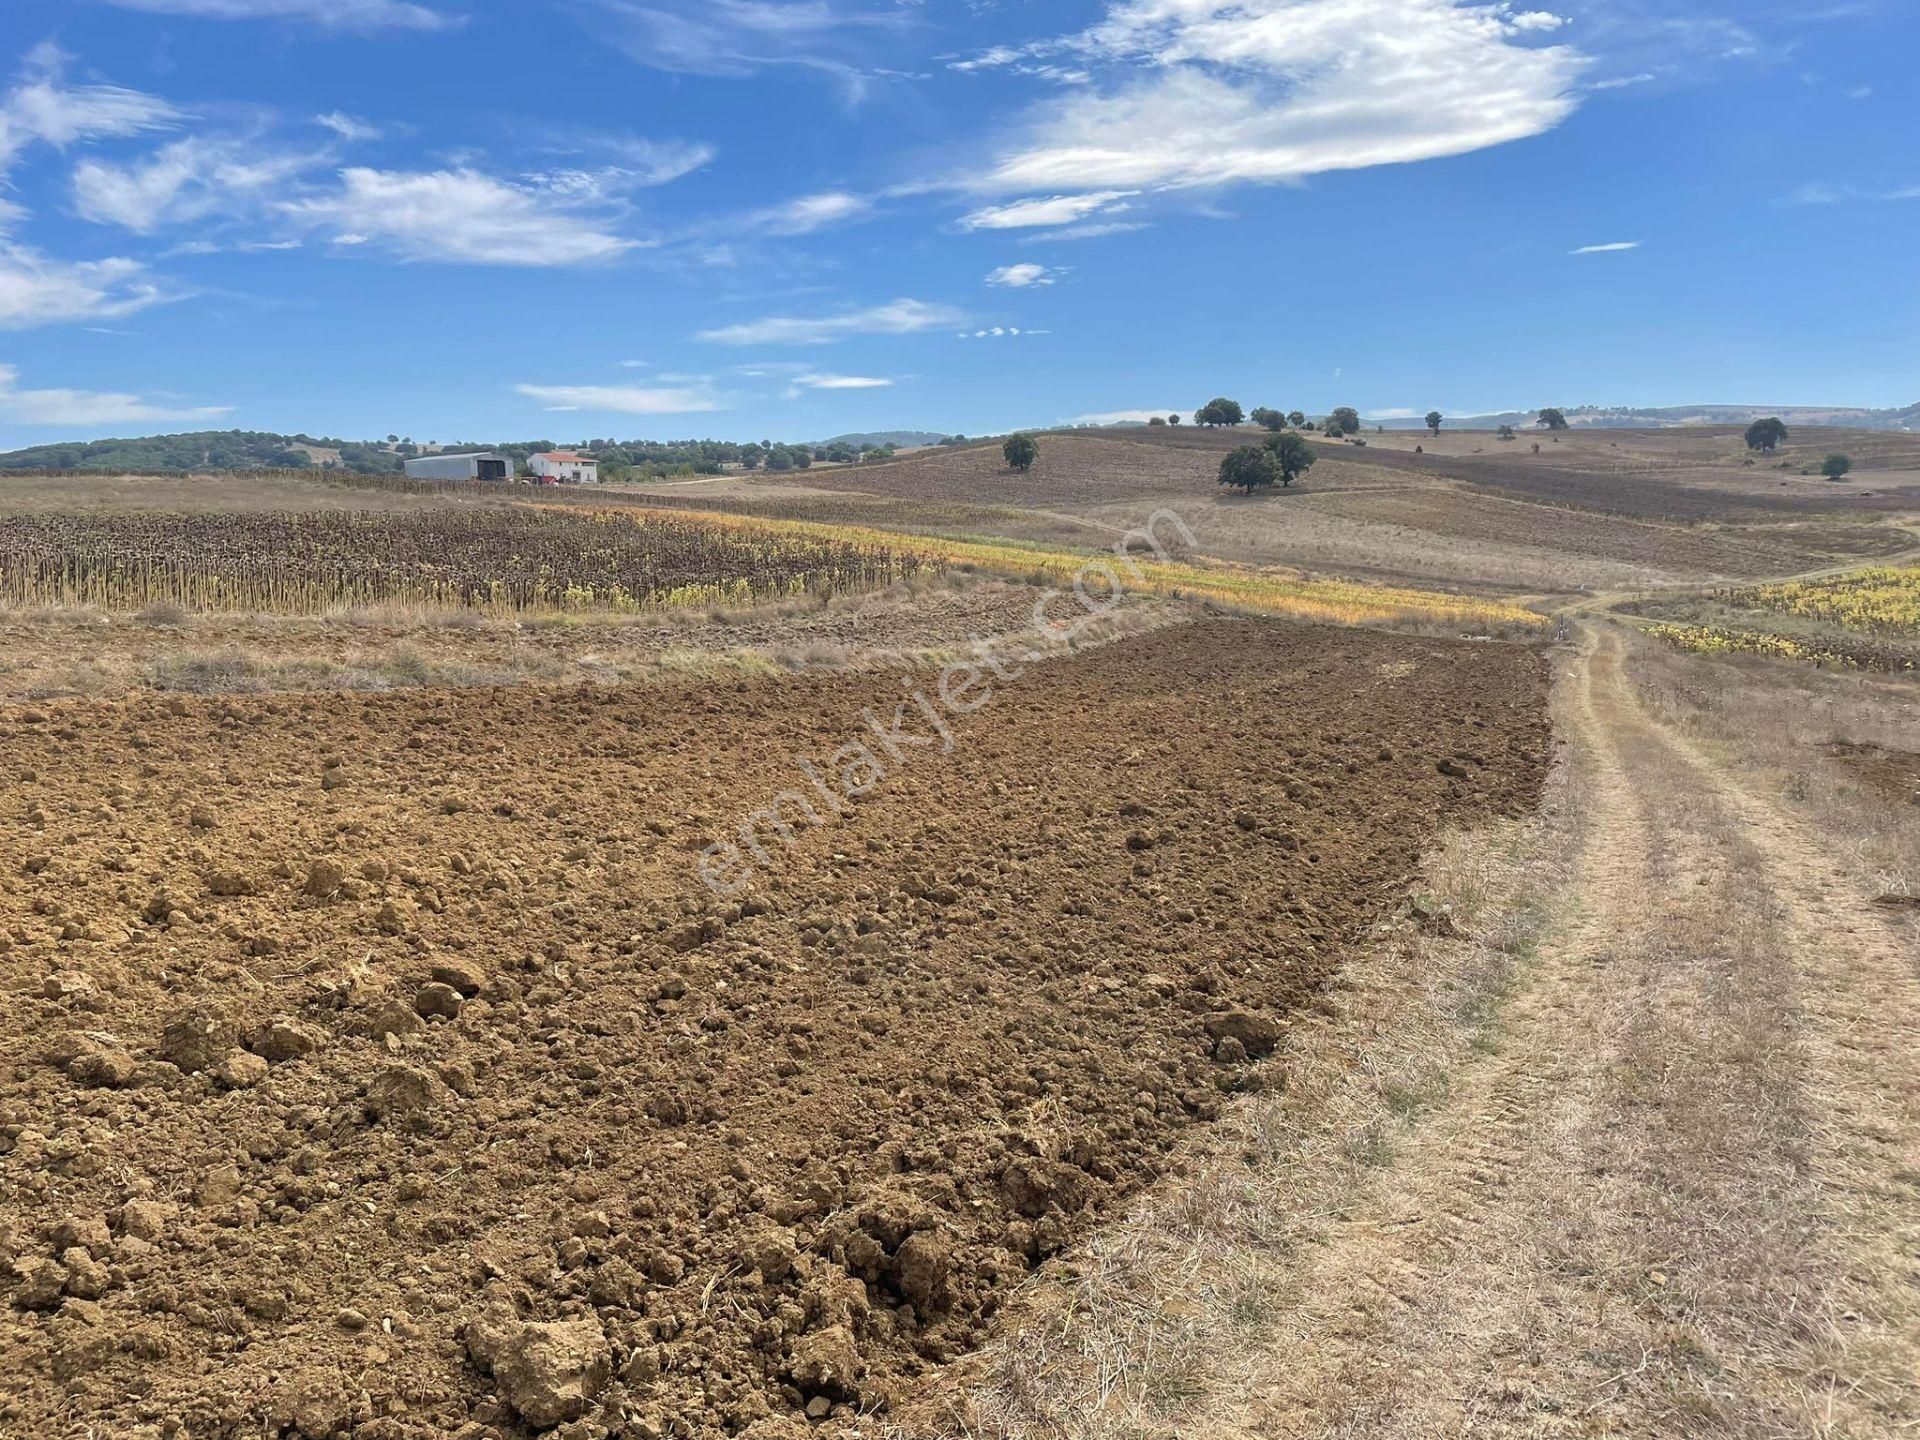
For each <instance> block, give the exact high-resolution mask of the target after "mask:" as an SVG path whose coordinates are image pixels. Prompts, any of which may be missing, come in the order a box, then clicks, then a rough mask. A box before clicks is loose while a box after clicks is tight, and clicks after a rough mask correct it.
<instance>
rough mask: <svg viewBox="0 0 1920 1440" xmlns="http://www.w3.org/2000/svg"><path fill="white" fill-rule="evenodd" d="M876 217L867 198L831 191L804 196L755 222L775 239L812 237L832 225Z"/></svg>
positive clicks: (757, 215) (768, 211) (761, 216)
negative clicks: (794, 236) (775, 237)
mask: <svg viewBox="0 0 1920 1440" xmlns="http://www.w3.org/2000/svg"><path fill="white" fill-rule="evenodd" d="M872 214H873V202H872V201H871V200H869V199H867V198H866V197H865V196H864V195H849V194H847V193H846V192H845V191H841V190H828V191H825V192H823V193H821V194H818V195H802V196H800V197H799V198H798V199H797V200H789V201H787V202H786V203H785V204H784V205H775V206H773V207H771V208H770V209H766V210H762V211H760V212H759V213H758V214H756V215H755V216H754V217H753V219H752V222H751V223H753V224H754V225H757V226H758V227H759V228H761V229H763V230H767V231H770V232H772V233H773V234H775V235H811V234H812V233H813V232H814V231H816V230H824V229H826V228H827V227H828V226H829V225H846V224H850V223H851V222H853V221H856V220H864V219H866V218H867V217H868V216H870V215H872Z"/></svg>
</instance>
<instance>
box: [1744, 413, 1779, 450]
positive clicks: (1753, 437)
mask: <svg viewBox="0 0 1920 1440" xmlns="http://www.w3.org/2000/svg"><path fill="white" fill-rule="evenodd" d="M1786 438H1787V427H1786V425H1785V424H1784V423H1782V421H1781V419H1780V417H1779V416H1778V415H1769V416H1767V417H1766V418H1765V419H1764V420H1756V421H1754V422H1753V423H1752V424H1751V425H1749V426H1747V448H1748V449H1749V450H1765V451H1767V452H1768V453H1772V451H1773V448H1774V447H1775V446H1776V445H1778V444H1779V443H1780V442H1781V441H1782V440H1784V439H1786Z"/></svg>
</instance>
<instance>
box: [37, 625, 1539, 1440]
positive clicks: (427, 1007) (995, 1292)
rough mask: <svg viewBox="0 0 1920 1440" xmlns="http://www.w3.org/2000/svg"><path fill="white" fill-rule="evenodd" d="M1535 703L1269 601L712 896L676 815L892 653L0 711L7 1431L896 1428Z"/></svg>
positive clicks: (1056, 688)
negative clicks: (557, 1379) (1268, 619)
mask: <svg viewBox="0 0 1920 1440" xmlns="http://www.w3.org/2000/svg"><path fill="white" fill-rule="evenodd" d="M1542 682H1543V676H1542V666H1541V661H1540V658H1539V656H1538V655H1536V654H1534V653H1532V652H1529V651H1524V650H1516V649H1509V648H1506V647H1501V646H1495V645H1468V644H1461V643H1450V642H1439V641H1430V640H1418V639H1409V638H1406V637H1398V636H1391V635H1384V634H1374V633H1367V632H1358V631H1351V630H1347V631H1339V630H1317V629H1313V628H1309V627H1285V626H1279V625H1271V624H1264V623H1260V622H1253V621H1216V622H1210V623H1207V624H1202V625H1198V626H1191V627H1178V628H1174V629H1170V630H1166V631H1162V632H1159V633H1157V634H1155V635H1150V636H1145V637H1140V638H1136V639H1133V640H1128V641H1123V642H1119V643H1116V644H1113V645H1109V646H1107V647H1104V648H1102V649H1099V650H1096V651H1093V652H1090V653H1087V654H1084V655H1081V656H1079V657H1075V658H1071V659H1061V660H1053V661H1046V662H1041V663H1037V664H1035V665H1033V666H1032V667H1030V668H1029V670H1028V672H1027V673H1025V674H1023V675H1021V676H1020V678H1019V679H1017V680H1015V681H1011V682H1008V683H1007V684H1006V685H1005V687H1004V694H1001V695H997V696H996V697H995V698H994V700H993V702H992V703H991V705H990V706H988V707H987V708H986V709H984V710H982V711H980V712H979V713H978V714H976V715H973V716H971V717H969V718H968V720H967V721H966V722H965V723H964V725H963V726H962V727H961V730H960V733H959V734H958V735H957V737H956V738H957V748H956V749H955V751H954V753H953V754H952V755H951V756H942V755H940V754H939V753H938V749H937V747H934V748H933V749H931V750H929V749H924V748H923V749H920V750H917V751H913V752H910V753H911V755H912V758H911V761H910V763H903V764H902V765H901V766H899V767H897V769H896V771H895V773H894V774H893V775H892V777H891V778H890V779H889V781H888V783H887V784H886V785H885V786H883V787H882V788H881V789H880V790H879V791H877V792H876V793H875V794H874V795H873V796H871V797H870V798H868V799H866V800H864V801H862V802H860V803H859V804H857V805H853V806H852V807H851V812H852V813H850V815H849V816H848V817H847V818H846V819H845V820H843V821H842V822H840V823H838V824H835V825H830V826H827V827H823V828H822V829H820V830H818V831H814V832H812V833H805V834H803V836H802V838H801V840H800V843H799V844H798V845H797V846H796V847H795V848H794V850H793V851H792V852H791V853H790V854H785V855H780V854H778V853H776V858H775V862H774V863H773V864H772V865H771V866H770V867H769V868H768V870H767V873H766V874H765V875H763V876H762V877H761V879H760V881H759V883H758V885H757V886H756V888H755V889H754V890H753V891H752V892H750V893H749V894H748V895H747V896H745V897H743V899H742V900H740V901H722V900H718V899H716V898H714V897H713V896H711V895H709V894H708V893H707V892H706V891H705V890H704V889H703V888H702V887H701V886H700V885H699V884H698V882H697V881H696V880H695V879H694V878H693V872H692V862H693V858H694V855H695V853H696V852H697V850H698V849H699V847H701V846H703V845H704V844H705V843H706V842H707V841H708V840H710V839H712V838H714V837H715V836H719V835H724V834H726V833H728V831H730V830H731V829H732V827H733V825H734V824H735V822H736V820H737V819H738V818H739V817H741V816H743V815H744V814H746V813H747V812H749V811H751V810H753V809H756V808H758V807H761V806H764V805H766V804H767V803H768V801H769V800H770V799H771V798H772V796H773V794H774V792H775V791H777V790H779V789H781V788H784V787H788V786H792V785H796V784H803V783H804V781H803V780H802V777H801V772H800V771H799V769H798V768H797V761H798V759H799V758H801V757H809V758H811V759H812V760H813V762H814V763H815V764H816V765H818V766H825V765H826V764H827V758H826V757H827V756H828V755H830V754H831V753H832V752H833V750H834V748H835V747H836V746H839V745H841V744H843V743H845V742H847V741H850V740H854V739H858V738H862V737H863V736H864V737H865V738H866V739H867V740H868V742H869V744H874V745H877V744H879V743H880V742H879V741H878V740H877V739H876V738H875V737H874V735H873V732H871V731H870V730H868V729H867V728H866V727H865V724H864V721H863V715H862V712H863V710H864V709H866V708H869V707H871V708H873V709H875V710H876V711H878V712H879V713H880V714H882V715H883V716H887V717H891V716H892V715H893V714H894V707H895V706H896V705H897V704H898V703H899V702H900V700H901V699H902V697H903V691H902V688H901V683H900V680H899V678H898V677H896V676H892V675H877V676H876V675H852V676H841V677H834V678H826V679H814V678H808V679H795V680H788V681H782V682H758V683H744V682H743V683H740V684H737V685H732V686H725V685H715V686H712V687H709V688H698V687H682V688H674V687H668V688H664V689H662V688H644V687H629V688H620V689H598V690H591V689H583V690H577V691H543V690H536V689H526V688H522V689H513V690H499V691H463V692H442V693H424V694H409V695H392V696H377V697H370V698H363V697H356V696H327V697H318V698H315V697H281V698H260V699H229V700H193V701H188V700H181V699H169V698H165V697H146V698H137V699H131V700H127V701H124V702H96V703H93V704H90V705H89V704H54V705H47V706H45V707H43V708H40V709H35V708H31V707H25V708H23V707H14V708H10V709H7V710H4V711H0V774H3V775H4V776H5V780H6V784H7V790H6V798H5V804H6V806H7V810H8V814H7V821H8V823H7V825H6V827H5V829H4V831H0V980H3V981H4V985H5V990H6V1006H7V1011H8V1014H9V1016H10V1017H11V1023H9V1024H8V1025H7V1026H6V1027H5V1029H4V1032H0V1254H3V1255H4V1258H5V1259H7V1260H9V1261H11V1262H12V1265H11V1268H10V1270H9V1271H8V1272H7V1273H8V1274H9V1276H10V1280H9V1282H8V1283H7V1284H6V1285H5V1287H4V1289H0V1430H3V1431H5V1432H6V1433H8V1434H16V1433H18V1434H29V1433H32V1434H52V1433H61V1432H65V1431H67V1430H73V1431H76V1432H78V1431H81V1430H84V1429H91V1430H93V1431H94V1432H95V1433H111V1434H116V1435H146V1434H152V1435H162V1434H165V1435H174V1434H178V1433H180V1429H179V1427H180V1426H182V1425H184V1426H185V1431H186V1433H189V1434H191V1435H192V1436H194V1437H196V1440H198V1437H210V1436H239V1435H259V1434H261V1433H262V1432H263V1430H264V1431H268V1432H274V1431H275V1427H286V1428H290V1429H291V1430H293V1431H295V1432H297V1433H298V1434H301V1435H304V1436H306V1437H308V1440H322V1437H329V1436H331V1435H333V1434H334V1433H336V1432H338V1431H341V1430H345V1429H352V1431H353V1433H354V1434H355V1435H356V1436H357V1437H367V1440H379V1437H389V1440H392V1437H400V1436H409V1435H419V1436H428V1435H432V1436H444V1435H448V1434H452V1433H455V1432H458V1431H460V1429H461V1427H462V1426H463V1425H467V1424H469V1423H470V1422H471V1423H478V1424H480V1425H485V1426H492V1427H495V1429H496V1430H497V1431H499V1432H503V1433H507V1434H520V1433H525V1432H526V1431H528V1430H531V1429H534V1428H539V1427H542V1426H545V1425H548V1424H551V1423H553V1421H554V1420H555V1419H556V1418H560V1419H565V1418H569V1417H572V1416H575V1415H579V1414H583V1413H590V1415H591V1416H592V1417H596V1418H597V1420H598V1421H599V1422H601V1423H603V1424H606V1425H614V1424H630V1425H631V1426H632V1427H633V1428H632V1429H631V1430H629V1432H628V1433H634V1434H642V1435H657V1434H659V1433H660V1432H661V1429H662V1428H663V1427H665V1426H666V1425H667V1424H668V1423H669V1422H671V1423H672V1424H673V1426H674V1431H673V1433H675V1434H676V1435H696V1436H704V1435H717V1434H721V1433H726V1432H728V1431H731V1430H736V1429H738V1428H740V1427H742V1426H745V1425H747V1424H749V1423H751V1422H754V1421H756V1420H758V1419H761V1418H763V1417H781V1416H786V1417H793V1418H797V1417H798V1416H799V1414H800V1410H801V1407H803V1406H806V1405H812V1406H814V1407H815V1411H816V1413H831V1414H834V1415H838V1416H843V1417H844V1416H850V1415H851V1414H853V1413H854V1412H855V1411H857V1410H866V1409H871V1408H874V1407H880V1406H885V1405H886V1404H887V1403H888V1402H889V1400H890V1399H891V1398H892V1397H893V1396H894V1395H895V1394H896V1393H898V1390H899V1387H900V1386H901V1385H902V1384H903V1383H904V1382H905V1381H907V1380H909V1379H910V1378H912V1377H913V1376H915V1375H917V1374H919V1373H921V1372H922V1371H924V1370H925V1369H927V1368H928V1367H929V1366H930V1365H931V1364H932V1363H934V1362H937V1361H941V1360H943V1359H946V1358H948V1357H950V1356H951V1355H952V1354H954V1353H955V1352H956V1351H957V1350H958V1349H960V1348H962V1347H965V1346H968V1345H971V1344H972V1343H973V1342H974V1341H975V1340H976V1339H977V1338H978V1337H979V1336H980V1335H981V1334H982V1333H983V1329H984V1327H985V1325H986V1324H987V1322H988V1321H989V1320H990V1319H991V1318H992V1316H993V1315H994V1314H995V1312H996V1310H997V1308H998V1306H999V1304H1000V1302H1001V1299H1002V1297H1003V1296H1004V1295H1005V1294H1006V1293H1007V1291H1008V1290H1009V1289H1010V1287H1011V1286H1012V1285H1013V1284H1014V1283H1015V1282H1016V1281H1017V1280H1018V1279H1020V1278H1021V1276H1022V1275H1024V1274H1025V1273H1026V1271H1027V1269H1028V1268H1029V1267H1030V1266H1031V1265H1032V1264H1033V1263H1034V1262H1035V1261H1037V1260H1039V1259H1041V1258H1044V1257H1046V1256H1048V1255H1050V1254H1053V1253H1054V1252H1056V1251H1058V1250H1059V1249H1060V1248H1062V1247H1063V1246H1065V1245H1066V1244H1068V1243H1069V1242H1070V1241H1071V1240H1073V1239H1074V1238H1075V1237H1076V1236H1077V1235H1079V1234H1081V1233H1083V1232H1084V1231H1085V1230H1086V1229H1087V1228H1089V1226H1090V1225H1091V1224H1092V1222H1093V1221H1094V1220H1095V1219H1096V1218H1097V1217H1098V1216H1100V1215H1102V1214H1104V1213H1107V1212H1108V1211H1110V1210H1111V1208H1112V1207H1113V1206H1114V1204H1115V1203H1116V1202H1117V1201H1118V1200H1120V1199H1121V1198H1123V1197H1124V1196H1126V1195H1127V1194H1129V1193H1130V1192H1131V1191H1133V1190H1134V1189H1136V1188H1137V1187H1138V1186H1139V1185H1140V1184H1141V1183H1142V1182H1143V1181H1144V1180H1146V1179H1147V1178H1148V1177H1150V1176H1152V1175H1153V1174H1155V1173H1156V1172H1157V1170H1158V1169H1159V1167H1160V1164H1161V1157H1162V1156H1163V1155H1164V1154H1165V1153H1166V1152H1167V1151H1168V1150H1169V1149H1170V1148H1171V1147H1172V1145H1173V1144H1174V1142H1175V1141H1176V1140H1177V1139H1178V1138H1179V1137H1180V1135H1181V1134H1182V1133H1183V1132H1184V1131H1185V1130H1187V1129H1188V1128H1189V1127H1191V1126H1192V1125H1193V1124H1194V1123H1195V1122H1196V1121H1200V1120H1204V1119H1207V1118H1208V1117H1210V1116H1212V1115H1213V1114H1215V1113H1216V1112H1217V1110H1218V1108H1219V1107H1220V1105H1221V1104H1222V1102H1223V1100H1224V1098H1225V1096H1226V1095H1227V1094H1229V1093H1231V1092H1232V1091H1234V1090H1236V1089H1237V1088H1239V1087H1241V1086H1243V1085H1245V1084H1247V1083H1250V1082H1251V1079H1252V1077H1253V1075H1254V1071H1253V1070H1252V1068H1251V1067H1250V1066H1249V1065H1248V1064H1247V1063H1246V1056H1247V1054H1248V1053H1249V1049H1251V1051H1252V1052H1253V1053H1258V1052H1259V1050H1260V1049H1261V1048H1262V1046H1263V1044H1264V1045H1270V1044H1271V1043H1272V1040H1271V1033H1272V1032H1270V1030H1269V1028H1268V1027H1272V1026H1279V1027H1284V1026H1285V1024H1286V1023H1287V1022H1288V1017H1289V1016H1290V1015H1292V1014H1293V1013H1295V1012H1296V1011H1297V1010H1298V1009H1299V1007H1302V1006H1305V1005H1310V1004H1312V1003H1313V1001H1314V997H1315V996H1316V994H1317V993H1318V992H1319V991H1320V989H1321V987H1322V986H1323V985H1324V984H1325V983H1326V981H1327V979H1328V977H1329V976H1330V975H1331V974H1332V973H1333V972H1334V970H1335V969H1336V968H1337V966H1338V963H1339V959H1340V956H1341V954H1342V946H1343V943H1344V942H1345V941H1346V940H1347V939H1348V938H1349V937H1351V936H1353V935H1354V934H1356V933H1357V932H1358V931H1359V930H1361V929H1362V928H1364V927H1365V926H1366V925H1367V924H1368V923H1369V922H1370V920H1371V918H1372V917H1373V916H1374V914H1375V913H1376V912H1377V911H1378V909H1379V908H1380V907H1381V906H1382V905H1384V904H1385V903H1386V902H1387V901H1388V899H1389V898H1390V897H1391V896H1392V895H1393V894H1394V893H1395V890H1396V887H1398V886H1399V885H1401V884H1403V883H1404V881H1405V878H1406V876H1407V875H1408V874H1409V873H1410V871H1411V868H1412V867H1413V865H1414V864H1415V862H1416V859H1417V856H1418V855H1419V853H1420V852H1421V850H1422V849H1423V848H1424V847H1425V846H1426V845H1427V844H1429V843H1430V842H1431V840H1432V838H1433V836H1434V834H1435V833H1436V830H1437V829H1438V827H1440V826H1442V825H1449V824H1458V823H1469V822H1472V821H1474V820H1476V819H1478V818H1482V817H1486V816H1488V815H1491V814H1495V813H1514V812H1517V811H1519V810H1523V809H1525V808H1526V807H1528V806H1529V805H1530V804H1531V803H1532V800H1533V797H1534V794H1535V791H1536V788H1537V785H1538V781H1539V777H1540V775H1541V772H1542V769H1543V766H1544V763H1545V750H1546V737H1545V719H1544V714H1543V710H1542V705H1541V699H1542V693H1543V684H1542ZM907 714H908V715H909V717H911V716H912V714H913V709H912V707H911V706H908V709H907ZM905 732H906V733H907V734H910V735H913V736H916V737H926V736H928V735H929V734H930V733H931V732H930V731H929V730H928V728H927V727H926V726H925V725H924V724H920V725H916V724H915V722H914V721H913V720H912V719H911V718H909V719H908V720H907V722H906V726H905ZM775 850H776V852H777V850H778V847H777V846H776V847H775ZM1239 1011H1244V1012H1246V1016H1247V1018H1246V1019H1244V1020H1239V1021H1232V1022H1223V1023H1225V1024H1226V1028H1225V1029H1220V1028H1218V1026H1216V1029H1215V1030H1213V1031H1210V1030H1209V1027H1208V1017H1209V1016H1216V1017H1217V1016H1221V1015H1225V1014H1228V1013H1230V1012H1239ZM1220 1035H1225V1036H1230V1037H1234V1043H1233V1044H1231V1045H1229V1044H1228V1043H1227V1041H1226V1040H1225V1039H1220V1040H1218V1043H1216V1037H1217V1036H1220ZM1263 1036H1264V1037H1267V1038H1265V1039H1264V1040H1263V1038H1262V1037H1263ZM1239 1037H1244V1043H1243V1041H1242V1039H1241V1038H1239ZM862 1282H864V1283H862ZM550 1324H557V1325H559V1326H560V1327H561V1328H560V1329H558V1330H540V1329H537V1328H536V1329H529V1328H527V1327H529V1326H536V1327H537V1326H542V1325H550ZM562 1360H564V1361H567V1362H568V1364H569V1365H571V1369H568V1368H566V1366H561V1373H562V1374H563V1375H566V1376H571V1384H572V1388H571V1389H568V1388H567V1387H566V1386H557V1387H556V1386H555V1385H543V1384H542V1383H540V1382H541V1380H542V1377H544V1379H546V1380H551V1379H552V1378H553V1374H554V1368H555V1366H556V1365H557V1364H558V1363H559V1362H560V1361H562ZM467 1433H477V1432H467ZM594 1433H604V1431H596V1432H594Z"/></svg>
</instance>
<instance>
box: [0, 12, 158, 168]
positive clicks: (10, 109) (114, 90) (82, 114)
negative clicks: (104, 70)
mask: <svg viewBox="0 0 1920 1440" xmlns="http://www.w3.org/2000/svg"><path fill="white" fill-rule="evenodd" d="M66 65H67V56H66V54H65V52H63V51H62V50H60V49H59V48H58V47H57V46H54V45H50V44H49V45H40V46H37V47H35V49H34V50H33V51H32V52H31V53H30V54H29V55H28V56H27V61H26V65H25V67H24V69H23V71H22V74H21V78H20V80H19V82H18V83H17V84H16V85H15V86H14V87H13V89H11V90H9V91H8V92H7V94H6V97H5V98H4V99H0V173H3V172H4V171H5V170H6V168H7V167H8V166H9V165H10V164H12V162H13V160H14V159H15V157H16V156H18V155H19V154H20V152H21V151H22V150H24V149H26V148H27V146H28V145H31V144H33V143H34V142H36V141H38V142H42V143H45V144H48V145H53V146H59V147H64V146H68V145H72V144H75V143H77V142H79V141H82V140H92V139H98V138H103V137H109V136H125V135H138V134H140V133H141V132H142V131H146V130H158V129H163V128H165V127H166V126H169V125H171V124H173V123H174V122H175V121H176V120H178V119H179V117H180V112H179V111H178V110H176V109H174V107H173V106H172V105H170V104H168V103H167V102H166V101H165V100H161V99H159V98H157V97H156V96H152V95H144V94H142V93H141V92H140V91H138V90H128V89H124V88H123V87H121V86H118V85H74V86H69V85H67V84H66V82H65V79H64V73H65V70H66Z"/></svg>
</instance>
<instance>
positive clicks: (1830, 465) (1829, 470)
mask: <svg viewBox="0 0 1920 1440" xmlns="http://www.w3.org/2000/svg"><path fill="white" fill-rule="evenodd" d="M1851 469H1853V461H1851V460H1849V459H1848V458H1847V457H1846V456H1844V455H1829V456H1827V458H1826V459H1824V460H1822V461H1821V462H1820V473H1821V474H1822V475H1824V476H1826V477H1827V479H1829V480H1838V479H1839V478H1840V477H1841V476H1843V475H1845V474H1846V473H1847V472H1848V471H1849V470H1851Z"/></svg>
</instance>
